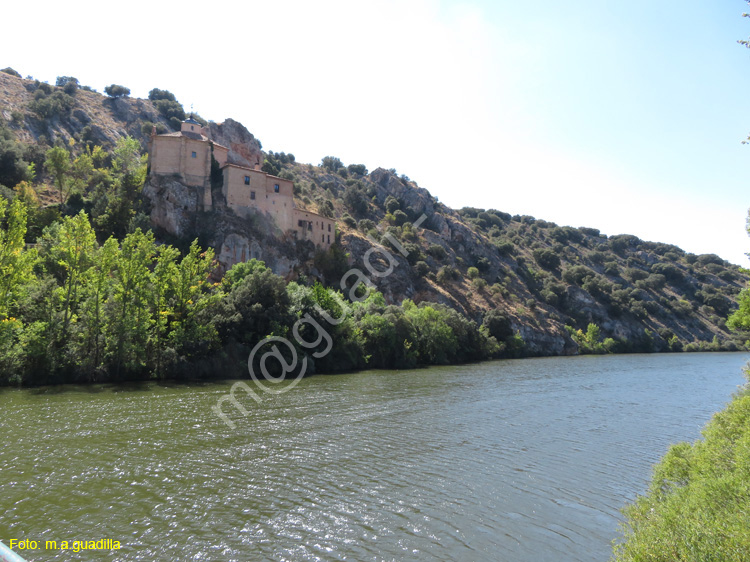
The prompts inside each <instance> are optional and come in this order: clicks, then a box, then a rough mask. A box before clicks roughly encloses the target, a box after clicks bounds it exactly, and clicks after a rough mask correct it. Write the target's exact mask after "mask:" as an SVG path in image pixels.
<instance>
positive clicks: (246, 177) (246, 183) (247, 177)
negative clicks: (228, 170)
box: [245, 176, 250, 185]
mask: <svg viewBox="0 0 750 562" xmlns="http://www.w3.org/2000/svg"><path fill="white" fill-rule="evenodd" d="M245 185H250V176H245Z"/></svg>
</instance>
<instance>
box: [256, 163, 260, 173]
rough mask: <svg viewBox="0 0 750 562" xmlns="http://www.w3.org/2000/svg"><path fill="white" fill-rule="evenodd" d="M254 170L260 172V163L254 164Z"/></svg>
mask: <svg viewBox="0 0 750 562" xmlns="http://www.w3.org/2000/svg"><path fill="white" fill-rule="evenodd" d="M255 169H256V170H258V171H260V162H258V161H256V162H255Z"/></svg>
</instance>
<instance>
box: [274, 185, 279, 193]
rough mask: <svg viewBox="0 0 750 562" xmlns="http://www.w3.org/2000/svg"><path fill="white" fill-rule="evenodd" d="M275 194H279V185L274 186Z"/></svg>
mask: <svg viewBox="0 0 750 562" xmlns="http://www.w3.org/2000/svg"><path fill="white" fill-rule="evenodd" d="M273 192H274V193H278V192H279V184H278V183H275V184H273Z"/></svg>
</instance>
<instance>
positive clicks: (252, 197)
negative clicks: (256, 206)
mask: <svg viewBox="0 0 750 562" xmlns="http://www.w3.org/2000/svg"><path fill="white" fill-rule="evenodd" d="M250 199H252V200H253V201H255V192H254V191H251V192H250Z"/></svg>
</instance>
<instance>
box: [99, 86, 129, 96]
mask: <svg viewBox="0 0 750 562" xmlns="http://www.w3.org/2000/svg"><path fill="white" fill-rule="evenodd" d="M104 93H105V94H107V95H108V96H109V97H111V98H122V97H125V96H129V95H130V88H126V87H125V86H120V85H119V84H110V85H109V86H107V87H106V88H104Z"/></svg>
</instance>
